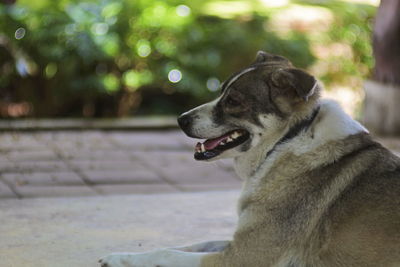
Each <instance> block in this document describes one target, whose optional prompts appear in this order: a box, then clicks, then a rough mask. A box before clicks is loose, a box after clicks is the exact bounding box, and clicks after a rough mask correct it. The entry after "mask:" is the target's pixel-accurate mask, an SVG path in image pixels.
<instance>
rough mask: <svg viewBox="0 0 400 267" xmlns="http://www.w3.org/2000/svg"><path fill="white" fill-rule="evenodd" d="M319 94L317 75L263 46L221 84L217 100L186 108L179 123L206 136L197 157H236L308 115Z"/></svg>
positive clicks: (196, 134) (195, 135) (192, 133)
mask: <svg viewBox="0 0 400 267" xmlns="http://www.w3.org/2000/svg"><path fill="white" fill-rule="evenodd" d="M318 97H319V88H318V86H317V81H316V79H315V78H314V77H313V76H311V75H310V74H308V73H306V72H304V71H302V70H300V69H297V68H294V67H293V66H292V64H291V63H290V61H289V60H287V59H286V58H283V57H281V56H276V55H272V54H268V53H265V52H262V51H260V52H258V53H257V58H256V61H255V62H253V63H252V64H251V65H250V66H249V67H247V68H245V69H243V70H241V71H240V72H238V73H236V74H234V75H232V76H231V77H230V78H229V79H228V80H226V81H225V82H224V83H223V84H222V86H221V95H220V96H219V97H218V98H217V99H215V100H214V101H211V102H209V103H206V104H204V105H201V106H199V107H197V108H194V109H192V110H190V111H188V112H185V113H183V114H182V115H181V116H180V117H179V118H178V123H179V126H180V127H181V128H182V130H183V131H184V132H185V133H186V134H187V135H188V136H189V137H193V138H200V139H207V140H206V141H205V142H204V143H198V144H197V145H196V151H195V155H194V156H195V159H197V160H210V159H216V158H222V157H224V158H225V157H237V156H240V154H241V153H244V152H246V151H248V150H250V149H251V148H253V147H255V146H257V145H258V144H259V143H260V141H261V140H265V138H268V137H269V136H273V135H279V131H284V129H285V128H287V126H288V125H289V124H290V123H291V122H296V120H297V121H298V120H300V119H302V118H304V117H306V116H308V115H309V113H310V112H311V110H312V106H313V105H315V102H316V100H317V99H318ZM310 107H311V108H310Z"/></svg>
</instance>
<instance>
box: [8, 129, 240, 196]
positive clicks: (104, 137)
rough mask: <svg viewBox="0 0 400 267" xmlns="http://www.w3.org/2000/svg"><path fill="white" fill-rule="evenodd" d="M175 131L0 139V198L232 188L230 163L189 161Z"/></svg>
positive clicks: (189, 150) (235, 184)
mask: <svg viewBox="0 0 400 267" xmlns="http://www.w3.org/2000/svg"><path fill="white" fill-rule="evenodd" d="M195 142H196V140H193V139H190V138H188V137H186V136H185V135H184V134H183V133H182V132H181V131H179V130H164V131H100V130H91V131H42V132H3V133H1V134H0V198H37V197H74V196H95V195H114V194H155V193H174V192H194V191H209V190H226V189H238V188H240V185H241V182H240V180H239V178H238V177H237V176H236V174H235V173H234V171H233V168H232V163H231V161H229V160H227V161H219V162H211V163H208V162H198V161H195V160H194V159H193V147H194V144H195Z"/></svg>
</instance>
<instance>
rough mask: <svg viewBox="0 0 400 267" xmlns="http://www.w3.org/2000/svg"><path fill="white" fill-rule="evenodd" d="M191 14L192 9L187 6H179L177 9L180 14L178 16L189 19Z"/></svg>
mask: <svg viewBox="0 0 400 267" xmlns="http://www.w3.org/2000/svg"><path fill="white" fill-rule="evenodd" d="M190 12H191V10H190V7H188V6H186V5H179V6H177V7H176V14H178V16H181V17H187V16H189V15H190Z"/></svg>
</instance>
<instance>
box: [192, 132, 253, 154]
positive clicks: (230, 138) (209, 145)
mask: <svg viewBox="0 0 400 267" xmlns="http://www.w3.org/2000/svg"><path fill="white" fill-rule="evenodd" d="M249 137H250V134H249V132H247V131H246V130H240V129H239V130H234V131H231V132H229V133H226V134H224V135H222V136H220V137H217V138H213V139H207V140H206V141H204V143H197V145H196V151H195V153H194V158H195V159H197V160H207V159H211V158H214V157H216V156H218V155H219V154H221V153H222V152H224V151H226V150H228V149H231V148H234V147H236V146H238V145H241V144H243V143H244V142H246V141H247V139H249Z"/></svg>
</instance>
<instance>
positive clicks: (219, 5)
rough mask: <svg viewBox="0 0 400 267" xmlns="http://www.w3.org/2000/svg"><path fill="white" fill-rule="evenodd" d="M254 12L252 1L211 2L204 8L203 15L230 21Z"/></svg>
mask: <svg viewBox="0 0 400 267" xmlns="http://www.w3.org/2000/svg"><path fill="white" fill-rule="evenodd" d="M252 11H253V7H252V5H251V2H250V1H248V2H246V1H218V2H210V3H207V4H206V5H204V8H203V13H205V14H207V15H212V16H217V17H221V18H225V19H230V18H233V17H235V16H238V15H244V14H248V13H251V12H252Z"/></svg>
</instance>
